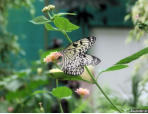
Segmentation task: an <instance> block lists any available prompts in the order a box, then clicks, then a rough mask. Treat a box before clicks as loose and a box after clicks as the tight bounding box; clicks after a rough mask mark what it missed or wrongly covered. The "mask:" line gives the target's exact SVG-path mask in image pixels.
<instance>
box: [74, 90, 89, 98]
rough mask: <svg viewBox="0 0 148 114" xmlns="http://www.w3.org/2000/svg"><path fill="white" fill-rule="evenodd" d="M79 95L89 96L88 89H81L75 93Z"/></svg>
mask: <svg viewBox="0 0 148 114" xmlns="http://www.w3.org/2000/svg"><path fill="white" fill-rule="evenodd" d="M75 92H76V93H77V94H79V95H82V96H84V95H88V94H89V90H88V89H84V88H79V89H77V90H76V91H75Z"/></svg>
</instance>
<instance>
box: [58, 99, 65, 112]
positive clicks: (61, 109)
mask: <svg viewBox="0 0 148 114" xmlns="http://www.w3.org/2000/svg"><path fill="white" fill-rule="evenodd" d="M58 103H59V106H60V111H61V113H64V111H63V108H62V104H61V101H60V99H58Z"/></svg>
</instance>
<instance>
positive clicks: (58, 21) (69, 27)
mask: <svg viewBox="0 0 148 114" xmlns="http://www.w3.org/2000/svg"><path fill="white" fill-rule="evenodd" d="M54 24H55V26H56V27H57V28H59V29H60V30H61V31H65V32H71V31H73V30H76V29H78V28H79V27H78V26H77V25H74V24H72V23H71V22H70V21H69V20H68V19H66V18H64V17H55V19H54Z"/></svg>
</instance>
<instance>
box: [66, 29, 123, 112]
mask: <svg viewBox="0 0 148 114" xmlns="http://www.w3.org/2000/svg"><path fill="white" fill-rule="evenodd" d="M63 34H64V35H65V37H66V38H67V40H68V41H69V42H70V43H72V40H71V39H70V38H69V36H68V34H67V33H66V32H63ZM85 68H86V70H87V72H88V74H89V75H90V77H91V78H92V80H93V81H94V83H95V84H96V86H97V87H98V89H99V90H100V91H101V93H102V94H103V95H104V97H105V98H106V99H107V100H108V101H109V103H110V104H111V105H112V106H113V107H114V108H115V109H116V110H117V111H119V112H120V113H121V112H122V111H121V110H119V109H118V108H117V107H116V106H115V105H114V104H113V102H112V101H111V100H110V99H109V97H108V96H107V95H106V94H105V92H104V91H103V89H102V88H101V87H100V85H99V84H98V83H97V81H96V79H95V78H94V76H93V75H92V74H91V72H90V71H89V69H88V68H87V66H85Z"/></svg>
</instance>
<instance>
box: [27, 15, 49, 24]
mask: <svg viewBox="0 0 148 114" xmlns="http://www.w3.org/2000/svg"><path fill="white" fill-rule="evenodd" d="M30 22H31V23H33V24H45V23H48V22H50V20H48V19H47V18H46V17H45V16H38V17H35V18H34V19H32V20H31V21H30Z"/></svg>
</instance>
